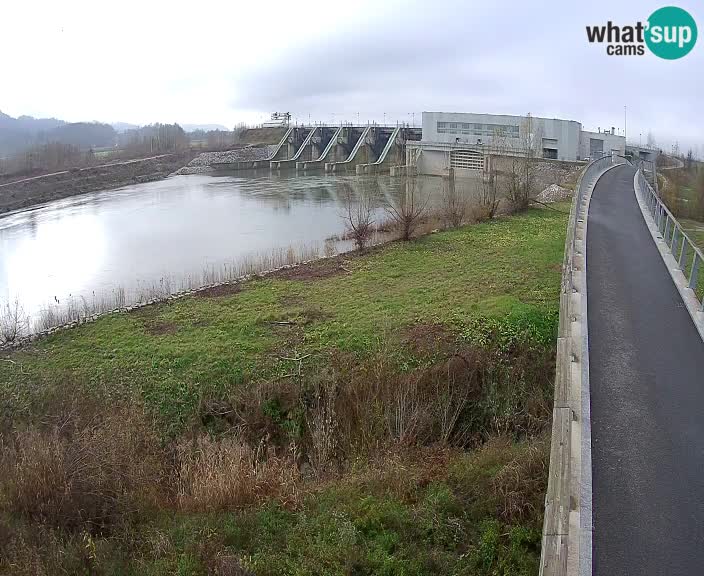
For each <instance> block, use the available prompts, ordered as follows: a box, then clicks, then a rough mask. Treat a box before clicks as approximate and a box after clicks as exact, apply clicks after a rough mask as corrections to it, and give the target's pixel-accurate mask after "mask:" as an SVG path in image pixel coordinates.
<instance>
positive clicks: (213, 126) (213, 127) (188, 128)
mask: <svg viewBox="0 0 704 576" xmlns="http://www.w3.org/2000/svg"><path fill="white" fill-rule="evenodd" d="M181 128H183V129H184V130H185V131H186V132H196V131H197V130H203V132H208V131H210V130H224V131H226V132H228V131H230V130H231V129H230V128H228V127H227V126H223V125H222V124H181Z"/></svg>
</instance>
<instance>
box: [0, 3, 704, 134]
mask: <svg viewBox="0 0 704 576" xmlns="http://www.w3.org/2000/svg"><path fill="white" fill-rule="evenodd" d="M660 5H661V3H660V2H658V3H655V2H652V1H648V2H646V3H642V4H634V3H628V4H627V3H613V2H607V1H606V0H599V1H597V2H589V3H571V2H569V3H565V2H556V1H537V2H530V3H517V2H508V1H505V2H498V3H493V4H490V3H487V2H480V1H474V2H470V1H459V0H440V1H438V2H435V3H428V2H427V1H426V2H420V1H412V2H409V1H406V2H402V1H401V0H394V1H393V2H387V1H385V2H378V1H376V2H373V1H371V0H358V1H357V2H354V3H342V2H334V1H331V0H326V1H323V0H315V1H310V2H303V1H299V2H295V3H293V2H283V1H278V0H276V1H267V2H259V3H257V2H251V1H249V2H226V1H214V0H205V1H201V2H197V3H196V2H192V1H188V2H166V1H137V0H125V1H123V2H120V3H113V4H106V3H98V2H94V1H91V2H88V1H87V0H76V1H70V0H69V1H67V2H54V1H51V0H33V1H32V0H30V1H26V0H25V1H19V0H8V1H6V2H5V3H4V5H3V13H2V16H1V20H0V54H2V55H3V64H2V68H1V70H2V72H1V76H0V109H2V110H3V111H5V112H7V113H10V114H13V115H18V114H32V115H35V116H57V117H60V118H65V119H67V120H73V121H77V120H93V119H96V120H106V121H117V120H122V121H127V122H135V123H148V122H154V121H166V122H173V121H179V122H182V123H199V122H217V123H224V124H229V125H231V124H234V123H235V122H238V121H250V122H252V121H259V120H261V119H263V118H264V117H266V116H267V115H268V114H269V113H270V112H271V111H273V110H274V109H287V110H290V111H291V112H292V113H293V114H294V115H295V116H296V117H297V118H298V119H299V120H307V118H308V115H309V114H310V115H311V117H312V118H314V119H316V120H323V121H330V120H332V119H335V120H341V119H343V118H345V119H349V120H355V119H356V118H357V115H358V114H359V117H360V119H381V118H382V116H383V114H384V113H386V117H387V120H407V119H408V118H409V115H410V114H411V112H420V111H421V110H429V109H435V110H466V111H481V112H501V113H524V112H527V111H531V112H533V113H534V114H539V115H548V116H555V117H566V118H573V119H576V120H580V121H582V122H583V123H584V124H585V125H586V126H587V127H590V128H595V127H596V126H602V127H604V126H611V125H614V126H617V127H619V128H621V127H622V125H623V106H624V105H627V106H628V111H629V121H628V123H629V132H630V133H631V135H633V134H635V133H640V132H643V133H644V134H645V133H646V132H647V131H648V130H652V131H653V132H654V133H655V134H656V136H657V137H658V138H659V139H660V140H661V141H669V140H675V139H679V140H680V141H681V142H682V143H684V145H694V144H698V143H700V142H701V141H702V140H703V138H702V134H703V133H704V120H702V117H701V111H700V110H699V99H700V95H701V93H702V87H703V82H704V81H703V80H702V76H704V75H703V74H702V70H704V56H703V54H704V52H703V50H704V48H702V46H701V44H702V43H704V40H702V39H701V38H700V41H699V46H697V47H696V48H695V49H694V51H693V52H692V53H691V54H690V55H688V56H687V57H686V58H684V59H682V60H680V61H675V62H669V61H664V60H660V59H658V58H656V57H654V56H652V55H647V56H645V57H622V58H616V57H608V56H606V54H605V53H604V48H603V47H602V46H594V45H589V44H588V43H587V41H586V34H585V26H586V25H591V24H602V23H605V22H606V21H607V20H612V21H614V22H616V23H621V24H628V23H632V22H635V21H637V20H645V19H646V18H647V16H648V15H649V14H650V13H651V12H652V11H654V10H655V9H656V8H658V7H660ZM679 5H681V6H682V7H684V8H686V9H687V10H689V11H690V13H692V15H693V16H694V18H695V20H697V21H699V22H703V20H702V18H701V16H702V11H701V9H700V6H699V4H698V3H696V2H695V1H694V0H689V1H687V2H680V3H679ZM701 33H702V30H700V35H701Z"/></svg>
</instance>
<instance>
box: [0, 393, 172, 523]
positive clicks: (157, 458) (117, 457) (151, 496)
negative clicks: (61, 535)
mask: <svg viewBox="0 0 704 576" xmlns="http://www.w3.org/2000/svg"><path fill="white" fill-rule="evenodd" d="M92 408H94V407H93V406H86V405H85V404H84V405H80V404H74V405H73V406H71V407H69V409H68V410H62V411H61V412H59V413H54V414H50V415H49V416H48V417H47V418H46V419H45V421H44V422H41V423H37V424H29V425H25V426H20V427H18V428H15V429H14V430H11V431H10V432H6V433H3V434H2V435H1V437H0V441H1V442H2V456H1V457H0V458H1V465H2V468H3V470H4V474H3V476H2V479H1V480H0V498H1V501H0V505H1V506H2V510H4V511H6V512H9V513H11V514H13V515H15V516H17V517H21V518H25V519H27V520H30V521H36V522H39V523H41V524H46V525H48V526H52V527H55V528H60V529H63V530H67V531H73V532H75V531H88V532H90V533H104V532H106V531H109V530H110V529H111V528H112V527H113V526H114V525H116V524H119V523H121V522H122V521H123V520H124V519H125V517H128V516H133V515H135V514H137V513H138V512H139V511H140V510H142V509H144V508H147V509H148V508H150V507H152V506H155V505H157V504H159V502H160V500H161V490H160V487H161V486H163V480H164V474H165V469H164V461H165V459H164V454H163V453H162V452H161V450H160V449H159V441H158V439H157V437H156V436H155V434H154V433H153V431H152V429H151V427H150V426H149V423H148V422H147V421H146V419H145V418H144V416H143V415H142V414H140V413H138V412H136V411H134V410H132V409H121V408H117V409H113V411H111V412H110V413H100V412H98V411H96V410H93V409H92Z"/></svg>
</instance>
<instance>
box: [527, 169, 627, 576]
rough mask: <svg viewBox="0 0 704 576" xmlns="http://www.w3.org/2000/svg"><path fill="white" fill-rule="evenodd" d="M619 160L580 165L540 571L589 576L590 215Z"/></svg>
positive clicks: (546, 575) (568, 246)
mask: <svg viewBox="0 0 704 576" xmlns="http://www.w3.org/2000/svg"><path fill="white" fill-rule="evenodd" d="M621 163H623V161H622V160H621V159H616V163H614V159H612V158H611V157H605V158H601V159H598V160H595V161H594V162H592V163H590V164H589V165H588V166H587V167H586V168H585V169H584V170H583V171H582V174H581V175H580V177H579V179H578V181H577V186H576V188H575V191H576V192H575V194H574V197H573V200H572V206H571V209H570V217H569V222H568V224H567V237H566V239H565V251H564V259H563V266H562V284H561V290H560V320H559V325H558V334H557V355H556V369H555V398H554V404H553V424H552V439H551V443H550V472H549V476H548V489H547V492H546V494H545V517H544V521H543V542H542V550H541V558H540V575H541V576H591V573H592V506H591V502H592V481H591V480H592V474H591V469H592V468H591V466H592V464H591V416H590V394H589V337H588V323H587V283H586V280H587V275H586V263H587V258H586V251H587V216H588V214H589V202H590V200H591V195H592V191H593V189H594V186H595V185H596V183H597V181H598V180H599V178H600V177H601V176H602V175H603V174H604V173H605V172H606V171H607V170H610V169H611V168H614V167H615V166H617V165H619V164H621Z"/></svg>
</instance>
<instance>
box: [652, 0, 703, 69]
mask: <svg viewBox="0 0 704 576" xmlns="http://www.w3.org/2000/svg"><path fill="white" fill-rule="evenodd" d="M696 41H697V23H696V22H695V21H694V18H692V17H691V16H690V15H689V12H687V11H686V10H682V8H677V7H675V6H666V7H665V8H660V9H659V10H656V11H655V12H653V13H652V14H651V15H650V18H648V23H647V24H646V25H645V43H646V44H647V45H648V48H650V51H651V52H652V53H653V54H655V55H656V56H659V57H660V58H664V59H665V60H676V59H677V58H682V56H686V55H687V54H689V52H690V51H691V50H692V48H694V44H695V43H696Z"/></svg>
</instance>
